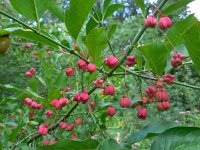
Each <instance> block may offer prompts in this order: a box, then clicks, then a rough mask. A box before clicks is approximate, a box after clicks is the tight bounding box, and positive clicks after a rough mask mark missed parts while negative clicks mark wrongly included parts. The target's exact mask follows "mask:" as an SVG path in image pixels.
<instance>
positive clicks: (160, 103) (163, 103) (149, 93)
mask: <svg viewBox="0 0 200 150" xmlns="http://www.w3.org/2000/svg"><path fill="white" fill-rule="evenodd" d="M164 82H165V83H167V84H169V85H170V84H173V82H174V75H171V74H166V75H164V76H163V81H158V82H156V83H155V87H152V86H148V87H147V88H146V90H145V95H144V96H143V97H141V99H142V101H138V102H136V103H134V105H133V106H132V108H135V107H137V106H139V105H140V106H142V107H141V108H139V109H138V113H137V116H138V118H139V119H146V117H147V114H148V112H147V109H146V108H145V107H144V105H146V104H148V103H153V102H155V101H156V102H157V109H158V110H159V111H167V110H168V109H169V108H170V103H169V96H168V94H167V92H166V91H165V89H164Z"/></svg>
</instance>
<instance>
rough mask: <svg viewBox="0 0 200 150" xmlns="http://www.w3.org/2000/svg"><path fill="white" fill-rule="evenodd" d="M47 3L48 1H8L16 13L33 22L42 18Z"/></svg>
mask: <svg viewBox="0 0 200 150" xmlns="http://www.w3.org/2000/svg"><path fill="white" fill-rule="evenodd" d="M49 2H50V0H10V3H11V5H12V6H13V7H14V9H15V10H16V11H17V12H18V13H20V14H21V15H23V16H25V17H27V18H29V19H32V20H35V21H38V19H39V18H40V17H42V15H43V14H44V12H45V11H46V10H47V6H48V3H49Z"/></svg>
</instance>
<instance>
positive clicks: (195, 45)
mask: <svg viewBox="0 0 200 150" xmlns="http://www.w3.org/2000/svg"><path fill="white" fill-rule="evenodd" d="M183 38H184V44H185V46H186V48H187V50H188V53H189V55H190V57H191V59H192V61H193V62H194V65H195V67H196V68H197V70H198V71H199V73H200V61H199V60H200V55H199V54H200V49H199V45H200V22H199V21H196V22H195V23H194V24H193V25H192V26H191V28H190V29H189V30H188V31H187V32H185V34H184V36H183Z"/></svg>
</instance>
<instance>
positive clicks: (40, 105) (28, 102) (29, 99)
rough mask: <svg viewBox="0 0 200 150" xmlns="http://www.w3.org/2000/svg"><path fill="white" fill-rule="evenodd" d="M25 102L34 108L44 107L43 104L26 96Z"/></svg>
mask: <svg viewBox="0 0 200 150" xmlns="http://www.w3.org/2000/svg"><path fill="white" fill-rule="evenodd" d="M24 103H25V104H26V105H27V106H29V107H31V108H34V109H42V108H43V105H42V104H38V103H37V102H35V101H33V100H32V99H31V98H25V99H24Z"/></svg>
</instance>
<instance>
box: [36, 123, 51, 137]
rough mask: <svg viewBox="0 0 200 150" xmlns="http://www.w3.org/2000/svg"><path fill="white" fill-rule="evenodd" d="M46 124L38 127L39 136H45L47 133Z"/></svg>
mask: <svg viewBox="0 0 200 150" xmlns="http://www.w3.org/2000/svg"><path fill="white" fill-rule="evenodd" d="M47 127H48V124H46V123H44V124H42V125H40V126H39V128H38V131H37V132H38V134H41V135H47V133H48V128H47Z"/></svg>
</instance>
